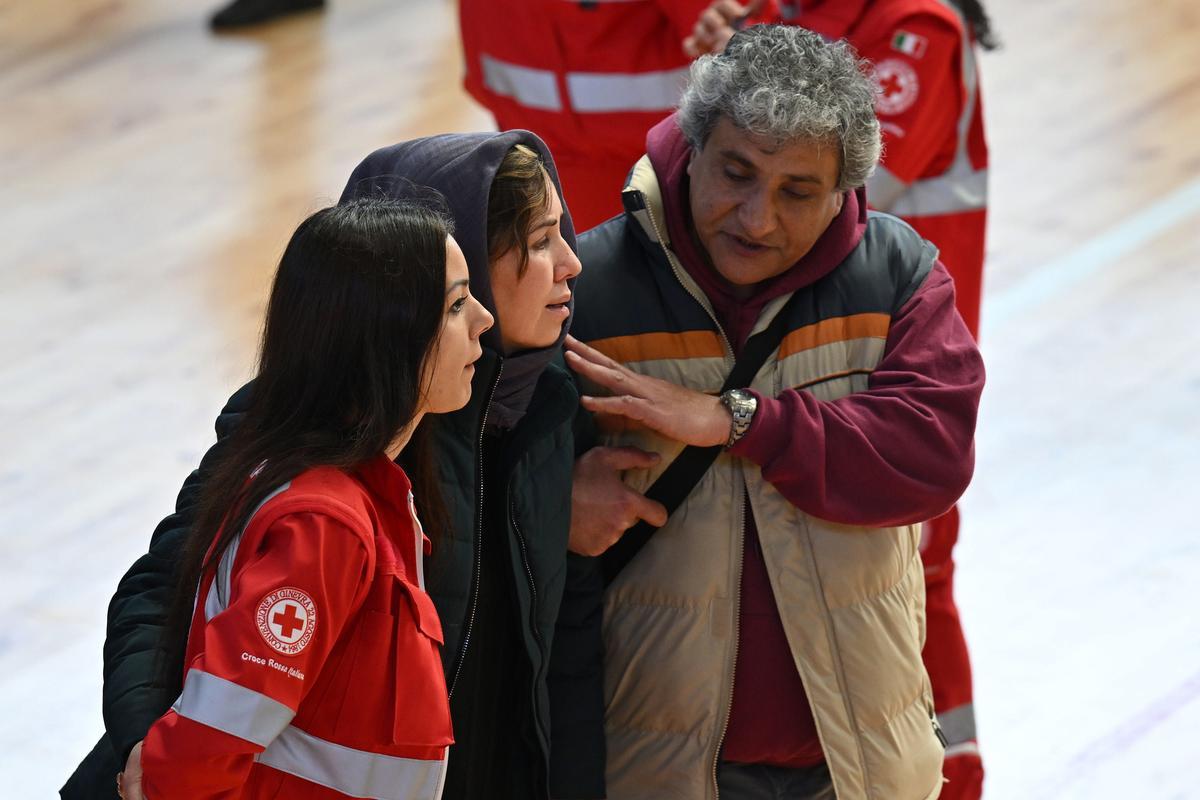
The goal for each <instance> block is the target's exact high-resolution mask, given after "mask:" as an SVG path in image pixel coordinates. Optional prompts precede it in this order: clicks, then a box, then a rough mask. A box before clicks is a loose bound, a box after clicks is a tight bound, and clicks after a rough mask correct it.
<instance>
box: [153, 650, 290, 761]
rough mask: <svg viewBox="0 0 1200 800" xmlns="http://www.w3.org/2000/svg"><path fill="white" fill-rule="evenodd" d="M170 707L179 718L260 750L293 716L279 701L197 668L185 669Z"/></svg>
mask: <svg viewBox="0 0 1200 800" xmlns="http://www.w3.org/2000/svg"><path fill="white" fill-rule="evenodd" d="M172 708H173V709H175V713H176V714H178V715H179V716H181V717H187V718H188V719H190V720H193V721H195V722H199V723H201V724H202V725H207V726H208V727H210V728H216V729H217V730H219V731H224V732H225V733H228V734H229V735H231V736H236V737H238V738H239V739H245V740H246V741H248V742H253V743H254V744H257V745H259V746H260V747H266V746H267V745H269V744H270V743H271V741H272V740H273V739H275V737H277V736H278V735H279V732H280V731H282V730H284V729H285V728H287V726H288V725H289V724H290V723H291V721H292V717H294V716H295V715H296V713H295V712H294V711H292V710H291V709H290V708H288V707H287V706H285V705H284V704H283V703H280V702H279V701H278V700H274V699H272V698H270V697H267V696H266V695H265V694H260V693H259V692H256V691H254V690H252V689H247V688H246V687H245V686H239V685H238V684H236V683H234V682H233V681H228V680H225V679H224V678H220V677H218V676H216V675H213V674H211V673H208V672H204V671H202V670H198V669H190V670H188V674H187V678H185V679H184V682H183V693H182V694H181V695H179V699H178V700H176V701H175V705H173V706H172Z"/></svg>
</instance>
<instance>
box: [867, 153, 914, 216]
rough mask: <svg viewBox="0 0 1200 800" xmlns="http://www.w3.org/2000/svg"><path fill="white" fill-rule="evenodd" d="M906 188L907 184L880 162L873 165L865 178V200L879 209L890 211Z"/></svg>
mask: <svg viewBox="0 0 1200 800" xmlns="http://www.w3.org/2000/svg"><path fill="white" fill-rule="evenodd" d="M907 190H908V184H907V183H905V182H904V181H902V180H900V179H899V178H897V177H896V176H895V175H894V174H892V172H891V171H890V170H888V169H887V168H886V167H884V166H883V165H882V164H880V165H878V166H876V167H875V171H874V172H873V173H871V177H870V178H868V179H867V201H868V202H870V204H871V207H872V208H875V209H878V210H879V211H886V212H888V213H889V214H890V213H892V206H893V205H895V203H896V200H898V199H899V198H900V197H902V196H903V195H904V193H905V192H906V191H907Z"/></svg>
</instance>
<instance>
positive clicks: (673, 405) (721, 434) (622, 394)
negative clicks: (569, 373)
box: [566, 336, 733, 447]
mask: <svg viewBox="0 0 1200 800" xmlns="http://www.w3.org/2000/svg"><path fill="white" fill-rule="evenodd" d="M566 359H567V365H568V366H569V367H570V368H571V369H573V370H575V371H576V372H577V373H579V374H580V375H582V376H583V377H584V378H587V379H588V380H590V381H591V382H592V383H595V384H598V385H600V386H603V387H604V388H605V389H608V390H609V391H611V392H613V396H612V397H592V396H588V395H584V396H583V397H582V398H580V402H581V403H582V404H583V407H584V408H586V409H587V410H588V411H591V412H593V413H595V414H615V415H617V416H621V417H626V418H627V419H631V420H633V421H635V422H638V423H641V424H642V425H644V426H645V427H647V428H650V429H651V430H654V431H657V432H658V433H660V434H662V435H663V436H665V437H667V438H668V439H674V440H675V441H677V442H682V443H683V444H692V445H696V446H697V447H712V446H714V445H723V444H725V443H726V442H727V441H729V432H730V429H731V428H732V426H733V416H732V415H731V414H730V413H729V409H727V408H725V406H724V404H722V403H721V400H720V398H718V397H714V396H713V395H709V394H704V393H703V392H697V391H695V390H692V389H687V388H684V387H682V386H677V385H675V384H673V383H671V382H669V381H664V380H659V379H658V378H651V377H649V376H647V375H639V374H638V373H636V372H634V371H633V370H630V369H628V368H626V367H625V366H623V365H621V364H618V363H617V362H616V361H613V360H612V359H611V358H609V357H608V356H606V355H604V354H603V353H601V352H600V351H599V350H596V349H594V348H591V347H588V346H587V345H586V344H584V343H583V342H581V341H579V340H578V339H576V338H574V337H572V336H568V337H567V353H566Z"/></svg>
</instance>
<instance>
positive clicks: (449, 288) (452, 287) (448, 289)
mask: <svg viewBox="0 0 1200 800" xmlns="http://www.w3.org/2000/svg"><path fill="white" fill-rule="evenodd" d="M470 283H471V282H470V281H469V280H467V279H466V278H463V279H462V280H458V281H455V282H454V283H452V284H450V285H449V286H447V287H446V294H450V293H451V292H453V291H454V290H455V289H457V288H458V287H460V286H469V285H470Z"/></svg>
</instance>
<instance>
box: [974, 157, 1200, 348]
mask: <svg viewBox="0 0 1200 800" xmlns="http://www.w3.org/2000/svg"><path fill="white" fill-rule="evenodd" d="M1197 212H1200V178H1197V179H1194V180H1192V181H1191V182H1190V183H1187V184H1185V185H1184V186H1183V187H1181V188H1179V189H1176V190H1175V191H1174V192H1172V193H1171V194H1169V195H1167V196H1166V197H1164V198H1162V199H1161V200H1159V201H1158V202H1156V203H1154V205H1152V206H1150V207H1149V208H1146V209H1144V210H1142V211H1141V212H1139V213H1137V214H1135V215H1133V216H1131V217H1129V218H1128V219H1126V220H1125V221H1124V222H1122V223H1121V224H1119V225H1117V226H1116V227H1115V228H1112V229H1110V230H1108V231H1107V232H1105V233H1103V234H1101V235H1100V236H1097V237H1096V238H1095V239H1092V240H1091V241H1089V242H1088V243H1087V244H1085V245H1083V246H1082V247H1080V248H1078V249H1076V250H1074V251H1072V252H1070V253H1067V254H1066V255H1065V256H1063V257H1062V258H1058V259H1055V260H1054V261H1051V262H1050V263H1048V264H1043V265H1042V266H1041V267H1038V268H1037V269H1035V270H1034V271H1033V272H1032V273H1030V275H1029V276H1028V277H1027V278H1025V279H1024V280H1021V281H1019V282H1018V283H1016V284H1015V285H1014V286H1012V287H1010V288H1008V289H1006V290H1004V291H1002V292H994V293H992V294H991V295H989V296H985V298H984V303H983V327H984V334H983V336H982V339H983V340H984V341H987V340H988V339H990V338H991V337H992V335H993V331H994V329H999V328H1002V327H1003V326H1004V325H1006V324H1007V323H1008V322H1010V321H1011V320H1012V319H1013V317H1015V316H1017V315H1018V314H1021V313H1024V312H1027V311H1030V310H1032V309H1033V308H1034V307H1035V306H1038V305H1040V304H1041V303H1044V302H1045V301H1047V300H1049V299H1051V298H1053V297H1054V296H1056V295H1058V294H1059V293H1061V292H1062V291H1064V290H1065V289H1069V288H1071V287H1072V286H1074V285H1076V284H1078V283H1079V282H1081V281H1083V280H1086V279H1087V278H1090V277H1092V276H1093V275H1095V274H1096V273H1097V272H1099V271H1101V270H1102V269H1104V268H1105V267H1108V266H1109V265H1110V264H1112V263H1113V262H1114V261H1117V260H1119V259H1122V258H1125V257H1126V256H1128V255H1130V254H1131V253H1132V252H1133V251H1134V250H1136V249H1137V248H1138V247H1140V246H1141V245H1143V244H1144V243H1146V242H1147V241H1149V240H1150V239H1153V238H1154V237H1155V236H1158V235H1159V234H1161V233H1164V232H1166V231H1168V230H1170V229H1171V228H1172V227H1174V226H1175V225H1178V224H1179V223H1180V222H1183V221H1184V220H1186V219H1188V218H1189V217H1190V216H1192V215H1193V214H1195V213H1197Z"/></svg>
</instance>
